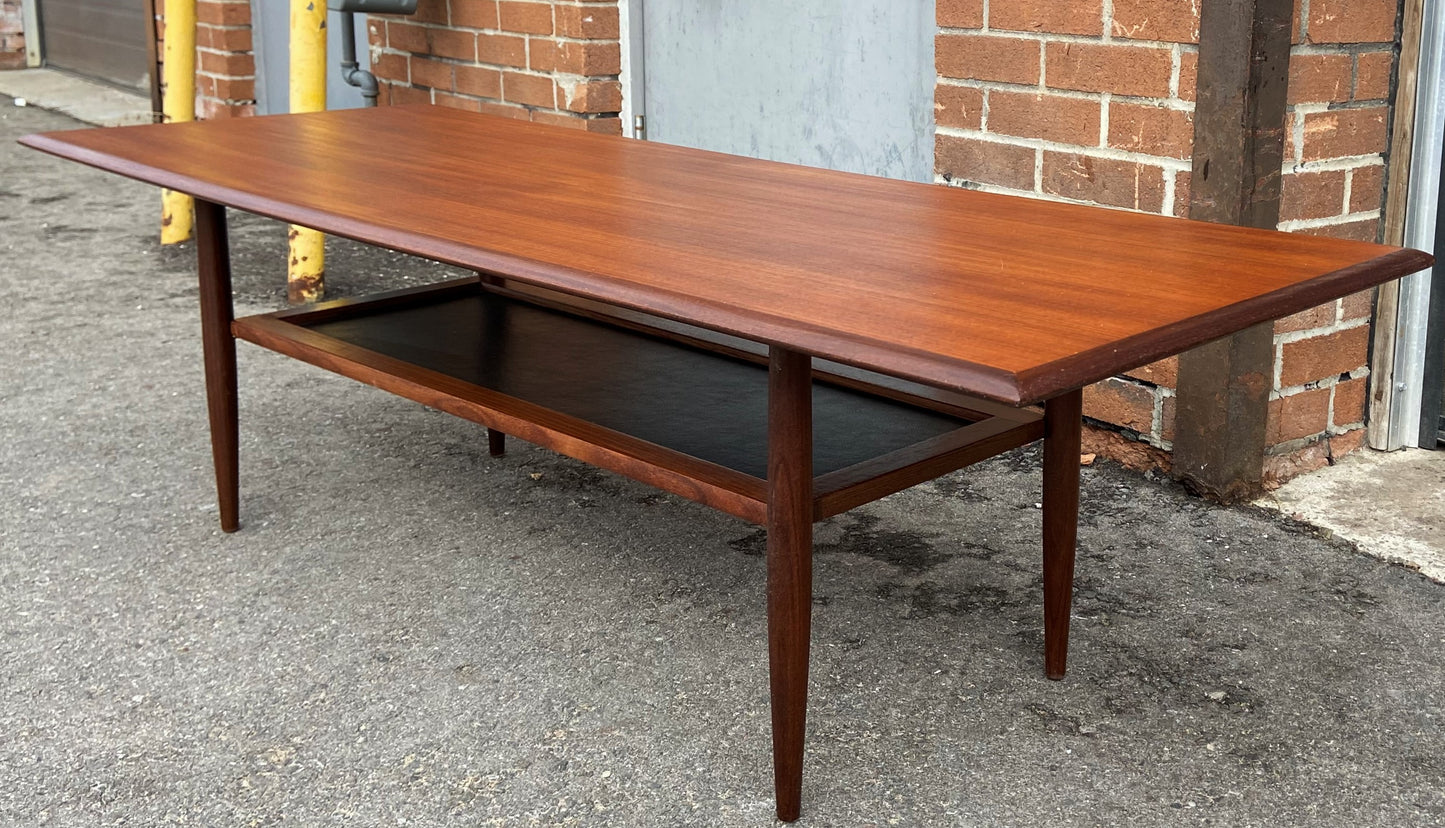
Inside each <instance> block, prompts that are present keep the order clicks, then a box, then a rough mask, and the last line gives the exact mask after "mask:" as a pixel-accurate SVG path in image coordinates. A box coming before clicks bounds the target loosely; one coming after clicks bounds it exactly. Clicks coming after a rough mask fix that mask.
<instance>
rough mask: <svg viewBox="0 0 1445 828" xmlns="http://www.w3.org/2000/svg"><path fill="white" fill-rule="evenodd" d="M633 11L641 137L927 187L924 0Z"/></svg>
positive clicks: (699, 2) (927, 13) (674, 5)
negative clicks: (637, 21)
mask: <svg viewBox="0 0 1445 828" xmlns="http://www.w3.org/2000/svg"><path fill="white" fill-rule="evenodd" d="M635 2H636V0H634V3H635ZM641 5H642V11H643V16H644V25H643V28H644V29H645V43H644V56H645V60H644V62H645V66H646V73H645V81H644V82H645V87H646V88H645V96H644V100H645V113H644V114H645V116H646V119H647V137H648V138H649V139H652V140H657V141H662V142H665V143H670V144H682V145H686V146H692V147H701V148H704V149H712V150H718V151H721V152H730V153H734V154H739V155H749V156H753V157H756V158H769V159H772V160H776V161H789V162H793V163H798V164H807V165H810V166H815V167H828V168H831V169H837V170H847V171H850V172H861V173H869V174H872V175H883V176H889V177H892V178H904V179H912V180H915V181H931V180H932V178H933V84H934V77H935V72H934V65H933V37H934V33H935V24H934V4H933V2H931V1H930V0H907V2H898V0H835V1H834V2H829V3H826V4H824V3H817V2H810V1H809V0H771V2H763V0H685V1H684V2H677V1H676V0H648V2H644V3H641ZM633 13H636V12H635V10H633Z"/></svg>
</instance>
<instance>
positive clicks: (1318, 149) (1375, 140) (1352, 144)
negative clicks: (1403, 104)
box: [1303, 106, 1390, 161]
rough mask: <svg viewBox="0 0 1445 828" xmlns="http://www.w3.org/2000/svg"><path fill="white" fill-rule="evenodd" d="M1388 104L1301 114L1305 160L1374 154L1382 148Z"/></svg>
mask: <svg viewBox="0 0 1445 828" xmlns="http://www.w3.org/2000/svg"><path fill="white" fill-rule="evenodd" d="M1389 114H1390V109H1389V107H1384V106H1372V107H1368V108H1365V109H1333V110H1329V111H1327V112H1310V113H1306V114H1305V116H1304V125H1305V128H1304V152H1303V159H1304V160H1305V161H1317V160H1319V159H1321V158H1343V157H1346V156H1353V155H1374V154H1375V153H1380V152H1384V151H1385V149H1386V145H1385V136H1386V134H1387V124H1388V118H1389Z"/></svg>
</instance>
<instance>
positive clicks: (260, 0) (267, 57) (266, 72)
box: [251, 0, 371, 115]
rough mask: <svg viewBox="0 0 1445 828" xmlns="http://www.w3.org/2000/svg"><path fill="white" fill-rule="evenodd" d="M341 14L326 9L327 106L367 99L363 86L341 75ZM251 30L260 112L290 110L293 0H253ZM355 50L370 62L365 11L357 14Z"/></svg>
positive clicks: (360, 102)
mask: <svg viewBox="0 0 1445 828" xmlns="http://www.w3.org/2000/svg"><path fill="white" fill-rule="evenodd" d="M323 1H324V0H317V2H323ZM339 17H340V15H339V13H338V12H334V11H328V12H327V13H326V108H327V109H356V108H357V107H360V106H362V105H363V104H364V103H365V101H364V99H363V98H362V97H361V90H360V89H357V88H356V87H354V86H348V85H347V83H346V81H344V80H342V79H341V68H340V61H341V23H340V21H339ZM251 30H252V34H253V42H254V44H255V45H254V48H255V50H256V112H257V113H258V114H261V115H274V114H277V113H281V112H290V111H291V105H290V104H291V86H290V77H291V3H290V0H251ZM356 54H357V55H358V58H357V59H358V60H360V61H361V64H362V66H367V65H368V64H367V61H368V59H369V58H368V57H367V56H368V55H370V54H371V46H370V44H368V43H367V38H366V15H364V14H358V15H356Z"/></svg>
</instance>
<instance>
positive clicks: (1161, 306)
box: [22, 106, 1431, 404]
mask: <svg viewBox="0 0 1445 828" xmlns="http://www.w3.org/2000/svg"><path fill="white" fill-rule="evenodd" d="M22 143H24V144H26V145H28V146H31V147H35V148H37V149H41V150H44V151H47V152H51V153H54V154H56V155H60V156H64V157H66V158H71V159H74V160H77V161H81V162H84V163H86V164H90V165H93V166H96V167H100V168H102V169H106V170H110V171H113V172H117V173H120V174H122V175H127V176H130V177H132V178H137V179H140V180H142V181H147V182H150V183H152V184H158V185H161V186H164V187H170V188H172V189H176V190H181V191H183V192H187V193H191V194H193V195H195V196H197V197H199V198H203V199H208V200H211V201H215V202H218V203H221V204H225V205H228V206H232V207H238V208H240V209H243V210H249V211H251V212H255V213H261V214H263V215H268V216H272V217H275V218H279V219H283V220H286V221H290V222H295V223H298V224H303V225H307V226H311V227H315V228H318V229H321V230H324V231H326V232H328V233H332V234H336V235H341V236H349V237H351V238H355V239H359V240H362V241H367V242H371V243H374V244H379V245H383V246H386V247H391V248H395V249H397V250H402V251H405V252H408V253H414V254H417V255H421V256H426V257H429V258H433V259H439V260H442V261H445V262H450V263H452V264H456V265H460V266H462V267H468V268H472V269H477V270H486V271H493V272H498V273H501V274H505V275H507V276H511V277H515V278H519V279H523V280H527V281H531V282H535V283H537V284H542V285H547V286H550V287H554V288H558V289H561V290H565V291H570V292H573V293H576V294H580V295H584V296H588V297H591V298H595V299H599V300H602V301H606V302H611V303H616V304H621V305H624V306H628V307H632V308H637V309H640V310H645V311H649V312H652V313H657V314H661V315H664V316H668V317H672V318H675V319H680V320H684V321H688V322H693V323H696V324H700V325H704V326H707V327H711V328H715V329H718V330H722V331H726V332H729V333H734V334H738V335H741V336H744V337H748V338H750V339H756V340H761V341H765V342H770V343H775V344H782V345H786V346H790V347H793V348H797V349H800V350H803V351H807V352H810V353H812V354H816V355H819V356H823V357H828V358H831V359H836V360H839V361H842V362H848V363H852V364H856V365H861V366H863V367H866V368H872V369H875V370H879V371H882V372H884V373H888V374H894V375H899V376H903V377H909V378H912V379H917V380H920V381H923V382H927V383H930V384H934V385H938V386H941V387H947V388H954V389H958V390H961V391H965V392H969V393H973V394H978V395H981V396H985V397H989V398H993V399H996V400H999V401H1002V402H1007V403H1014V404H1023V403H1033V402H1038V401H1041V400H1045V399H1048V398H1050V397H1053V396H1055V395H1057V394H1059V393H1062V392H1064V391H1068V390H1070V389H1073V388H1078V387H1080V386H1083V385H1085V384H1088V383H1090V382H1093V381H1096V380H1099V379H1102V378H1104V377H1107V376H1110V375H1112V374H1116V373H1119V372H1122V371H1125V370H1128V369H1130V368H1133V367H1136V366H1139V365H1142V364H1145V363H1147V362H1150V361H1153V360H1155V359H1158V358H1160V357H1164V356H1168V355H1170V354H1174V353H1177V352H1179V351H1182V350H1186V349H1188V348H1190V347H1192V346H1194V345H1198V344H1202V343H1204V342H1207V341H1209V340H1211V339H1214V338H1217V337H1219V336H1222V335H1225V334H1228V333H1232V332H1234V331H1237V330H1239V329H1241V328H1244V327H1247V326H1249V325H1251V324H1254V323H1257V322H1262V321H1265V320H1268V319H1274V318H1278V317H1281V316H1285V315H1288V314H1290V313H1294V312H1296V311H1300V310H1304V309H1305V308H1308V307H1312V306H1314V305H1317V304H1320V303H1322V302H1326V301H1329V300H1331V299H1334V298H1336V297H1339V296H1343V295H1346V294H1349V293H1353V292H1355V291H1358V290H1362V289H1364V288H1368V287H1370V286H1372V285H1375V284H1378V283H1380V282H1384V281H1388V280H1389V279H1393V278H1396V277H1399V276H1403V275H1406V274H1409V273H1412V272H1414V271H1417V270H1420V269H1422V268H1424V267H1426V266H1428V265H1429V264H1430V261H1431V259H1430V257H1429V256H1428V255H1426V254H1424V253H1421V252H1418V251H1412V250H1400V249H1396V248H1390V247H1384V246H1380V245H1374V244H1366V243H1363V242H1354V241H1341V240H1335V239H1326V238H1317V237H1311V236H1302V235H1295V234H1286V233H1277V232H1273V231H1263V230H1251V229H1244V228H1237V227H1226V226H1221V225H1212V224H1204V223H1199V222H1191V221H1184V220H1181V219H1174V218H1167V217H1162V216H1153V215H1142V214H1138V213H1127V212H1122V211H1116V210H1106V209H1102V208H1095V207H1085V206H1080V205H1071V204H1060V203H1055V202H1048V201H1041V200H1035V199H1026V198H1015V197H1010V196H1002V195H995V194H989V193H982V192H976V191H970V190H964V189H958V188H951V187H940V186H933V185H927V184H916V183H909V182H903V181H891V180H887V179H881V178H873V177H870V176H862V175H854V174H849V173H838V172H830V171H825V170H816V169H809V168H804V167H796V166H791V165H786V164H777V163H772V162H766V161H757V160H753V159H747V158H740V157H736V156H730V155H722V154H718V153H711V152H703V151H700V150H692V149H684V148H679V147H672V146H667V145H663V144H655V143H649V142H644V141H634V140H629V139H625V138H616V137H611V136H603V135H592V134H588V133H584V132H579V131H575V130H567V129H562V128H558V127H549V126H541V125H537V124H530V123H525V122H520V121H515V120H509V119H504V118H492V117H487V116H482V115H476V114H470V113H465V112H459V111H456V110H451V109H446V108H441V107H429V106H416V107H384V108H378V109H359V110H346V111H337V112H324V113H316V114H308V115H281V116H266V117H256V118H242V119H234V120H224V121H208V122H199V123H189V124H170V125H156V126H137V127H123V128H116V129H103V130H102V129H94V130H82V131H75V132H59V133H48V134H44V135H31V136H28V137H26V138H24V139H22ZM277 272H278V274H279V273H280V272H281V266H280V265H279V264H278V266H277ZM340 278H344V276H341V277H340Z"/></svg>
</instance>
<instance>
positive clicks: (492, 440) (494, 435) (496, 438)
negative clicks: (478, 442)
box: [487, 428, 507, 457]
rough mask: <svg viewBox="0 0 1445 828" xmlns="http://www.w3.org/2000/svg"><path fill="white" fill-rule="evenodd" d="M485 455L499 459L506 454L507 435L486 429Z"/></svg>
mask: <svg viewBox="0 0 1445 828" xmlns="http://www.w3.org/2000/svg"><path fill="white" fill-rule="evenodd" d="M487 453H489V454H491V455H492V456H493V457H501V456H502V455H504V454H506V453H507V435H506V434H504V433H502V432H500V431H498V430H496V429H495V428H489V429H487Z"/></svg>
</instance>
